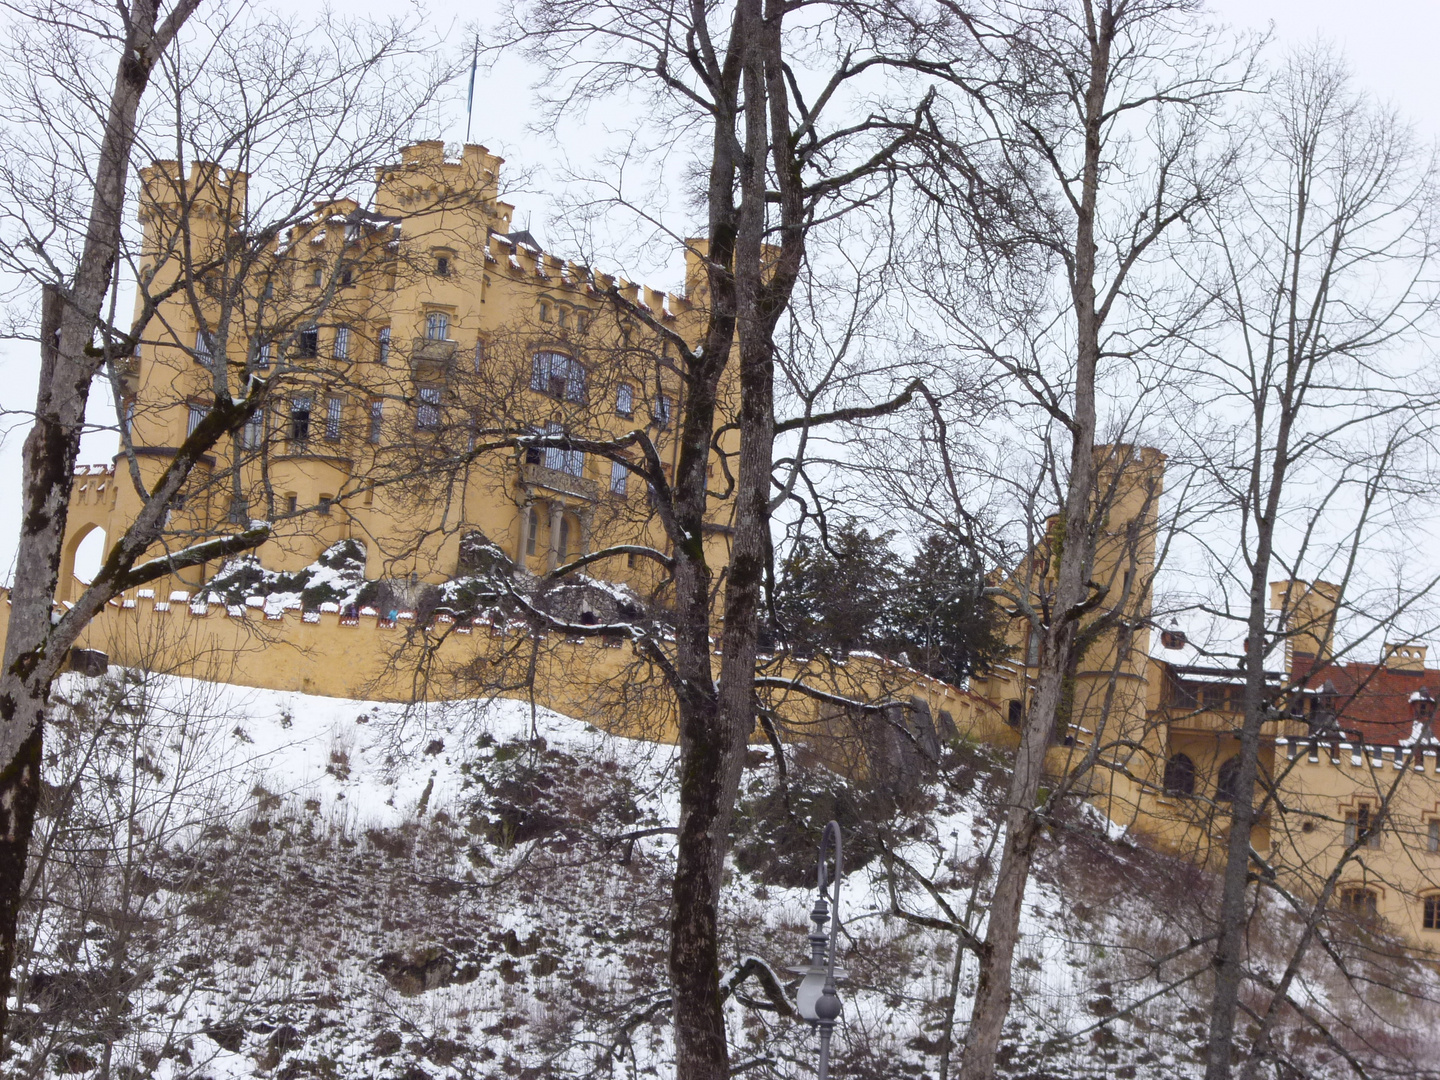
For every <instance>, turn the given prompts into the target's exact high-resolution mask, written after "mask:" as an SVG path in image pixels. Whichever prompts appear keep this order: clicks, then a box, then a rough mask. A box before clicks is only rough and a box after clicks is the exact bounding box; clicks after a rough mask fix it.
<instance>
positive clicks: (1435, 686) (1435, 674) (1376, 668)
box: [1292, 653, 1440, 746]
mask: <svg viewBox="0 0 1440 1080" xmlns="http://www.w3.org/2000/svg"><path fill="white" fill-rule="evenodd" d="M1292 672H1293V675H1294V677H1295V678H1296V679H1297V680H1298V679H1300V678H1302V677H1305V676H1307V675H1308V676H1309V677H1308V678H1307V679H1306V682H1305V689H1306V690H1309V691H1318V690H1319V689H1320V688H1321V687H1322V686H1323V685H1324V684H1325V683H1327V682H1328V683H1330V684H1331V686H1333V687H1334V688H1335V693H1336V700H1335V712H1336V724H1337V725H1338V726H1339V727H1340V728H1341V729H1342V730H1344V731H1347V732H1349V731H1354V732H1358V733H1359V736H1360V739H1361V741H1363V742H1367V743H1379V744H1381V745H1389V746H1393V745H1395V744H1396V743H1398V742H1400V741H1401V740H1402V739H1408V738H1409V737H1410V732H1411V730H1412V728H1413V726H1414V720H1413V719H1412V717H1411V711H1410V695H1411V694H1413V693H1415V692H1416V691H1418V690H1419V689H1420V688H1421V687H1424V688H1425V689H1426V690H1427V691H1428V692H1429V694H1430V696H1431V697H1432V698H1435V699H1436V700H1440V670H1436V669H1434V668H1426V669H1425V670H1424V671H1401V670H1396V669H1394V668H1387V667H1385V666H1384V665H1382V664H1355V663H1351V664H1316V663H1315V658H1314V657H1313V656H1311V655H1309V654H1308V653H1296V654H1295V660H1294V664H1293V668H1292Z"/></svg>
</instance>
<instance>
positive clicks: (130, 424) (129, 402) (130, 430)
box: [120, 398, 135, 437]
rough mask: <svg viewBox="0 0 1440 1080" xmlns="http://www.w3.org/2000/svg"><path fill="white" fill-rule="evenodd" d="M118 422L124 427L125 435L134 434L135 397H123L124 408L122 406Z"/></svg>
mask: <svg viewBox="0 0 1440 1080" xmlns="http://www.w3.org/2000/svg"><path fill="white" fill-rule="evenodd" d="M120 424H121V426H122V427H123V428H124V429H125V434H126V435H129V436H132V437H133V436H134V434H135V399H134V398H126V399H125V408H124V410H123V411H122V413H121V418H120Z"/></svg>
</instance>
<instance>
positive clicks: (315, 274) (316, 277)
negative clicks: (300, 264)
mask: <svg viewBox="0 0 1440 1080" xmlns="http://www.w3.org/2000/svg"><path fill="white" fill-rule="evenodd" d="M324 281H325V271H324V270H321V269H320V267H318V266H317V267H316V268H315V269H314V270H312V271H311V272H310V284H311V286H313V287H314V288H317V289H318V288H319V287H320V286H321V285H322V284H323V283H324Z"/></svg>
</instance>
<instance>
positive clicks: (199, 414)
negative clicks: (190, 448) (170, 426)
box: [185, 401, 210, 439]
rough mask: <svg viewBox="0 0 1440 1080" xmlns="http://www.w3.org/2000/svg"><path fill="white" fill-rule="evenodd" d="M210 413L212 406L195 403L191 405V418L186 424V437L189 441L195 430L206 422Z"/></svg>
mask: <svg viewBox="0 0 1440 1080" xmlns="http://www.w3.org/2000/svg"><path fill="white" fill-rule="evenodd" d="M209 413H210V406H208V405H198V404H196V403H195V402H193V401H192V402H191V403H190V416H189V418H188V419H187V420H186V422H185V437H186V438H187V439H188V438H189V437H190V436H191V435H194V434H195V429H196V428H198V427H199V426H200V422H201V421H202V420H204V419H205V417H206V416H208V415H209Z"/></svg>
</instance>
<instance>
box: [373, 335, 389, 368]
mask: <svg viewBox="0 0 1440 1080" xmlns="http://www.w3.org/2000/svg"><path fill="white" fill-rule="evenodd" d="M375 359H376V360H378V361H379V362H380V363H382V364H388V363H389V362H390V327H388V326H382V327H381V328H380V351H379V353H377V354H376V357H375Z"/></svg>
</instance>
